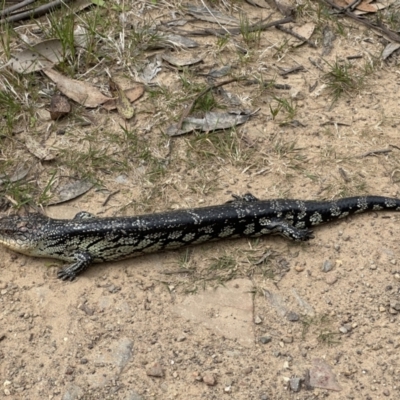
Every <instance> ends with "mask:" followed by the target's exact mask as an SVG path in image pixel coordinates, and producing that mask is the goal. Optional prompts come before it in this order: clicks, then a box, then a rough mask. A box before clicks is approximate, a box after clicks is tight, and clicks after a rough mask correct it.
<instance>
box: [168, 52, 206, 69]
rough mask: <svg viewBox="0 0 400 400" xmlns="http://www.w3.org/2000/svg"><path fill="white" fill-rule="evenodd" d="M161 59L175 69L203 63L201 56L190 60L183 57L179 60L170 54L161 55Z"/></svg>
mask: <svg viewBox="0 0 400 400" xmlns="http://www.w3.org/2000/svg"><path fill="white" fill-rule="evenodd" d="M161 57H162V59H163V60H165V61H167V62H168V63H170V64H171V65H174V66H175V67H184V66H187V65H194V64H197V63H199V62H201V61H203V58H204V57H203V56H200V57H191V58H186V59H184V58H183V57H182V58H179V57H178V56H175V55H174V54H172V53H167V54H163V55H162V56H161Z"/></svg>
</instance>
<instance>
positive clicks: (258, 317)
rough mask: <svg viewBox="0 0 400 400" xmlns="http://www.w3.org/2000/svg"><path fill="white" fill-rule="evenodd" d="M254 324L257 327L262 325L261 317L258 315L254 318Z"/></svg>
mask: <svg viewBox="0 0 400 400" xmlns="http://www.w3.org/2000/svg"><path fill="white" fill-rule="evenodd" d="M254 323H255V324H257V325H259V324H261V323H262V319H261V317H260V316H259V315H256V316H255V318H254Z"/></svg>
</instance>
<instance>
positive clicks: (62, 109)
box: [48, 94, 71, 121]
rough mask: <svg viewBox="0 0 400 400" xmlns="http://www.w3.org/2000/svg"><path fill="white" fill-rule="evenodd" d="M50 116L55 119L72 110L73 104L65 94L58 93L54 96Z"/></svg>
mask: <svg viewBox="0 0 400 400" xmlns="http://www.w3.org/2000/svg"><path fill="white" fill-rule="evenodd" d="M48 111H49V113H50V117H51V119H52V120H53V121H55V120H57V119H60V118H62V117H64V116H66V115H68V114H69V113H70V112H71V105H70V104H69V102H68V99H67V98H66V97H65V96H61V95H59V94H56V95H54V96H52V98H51V102H50V107H49V110H48Z"/></svg>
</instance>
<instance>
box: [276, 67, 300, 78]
mask: <svg viewBox="0 0 400 400" xmlns="http://www.w3.org/2000/svg"><path fill="white" fill-rule="evenodd" d="M299 71H304V67H303V66H302V65H297V66H296V67H292V68H289V69H282V72H279V75H281V76H286V75H289V74H294V73H295V72H299Z"/></svg>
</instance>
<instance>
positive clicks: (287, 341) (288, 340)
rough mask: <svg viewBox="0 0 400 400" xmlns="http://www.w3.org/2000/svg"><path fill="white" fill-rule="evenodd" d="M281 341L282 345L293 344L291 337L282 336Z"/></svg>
mask: <svg viewBox="0 0 400 400" xmlns="http://www.w3.org/2000/svg"><path fill="white" fill-rule="evenodd" d="M281 340H282V342H283V343H293V336H283V337H282V338H281Z"/></svg>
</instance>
